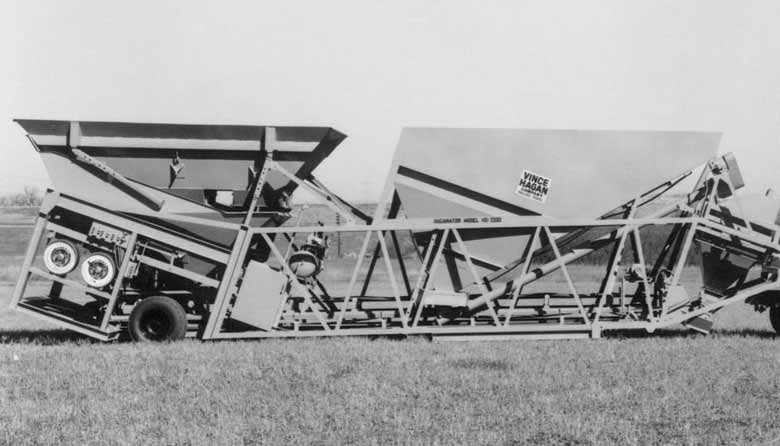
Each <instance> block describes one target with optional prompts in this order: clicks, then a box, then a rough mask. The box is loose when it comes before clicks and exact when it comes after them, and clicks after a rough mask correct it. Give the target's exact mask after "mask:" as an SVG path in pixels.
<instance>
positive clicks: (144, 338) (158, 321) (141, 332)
mask: <svg viewBox="0 0 780 446" xmlns="http://www.w3.org/2000/svg"><path fill="white" fill-rule="evenodd" d="M127 330H128V331H129V332H130V337H131V338H133V340H134V341H137V342H166V341H177V340H179V339H183V338H184V335H185V334H186V333H187V313H185V312H184V308H182V306H181V305H180V304H179V303H178V302H176V301H175V300H173V299H171V298H170V297H166V296H152V297H147V298H146V299H143V300H141V301H140V302H138V303H137V304H136V305H135V307H134V308H133V311H131V312H130V318H129V321H128V325H127Z"/></svg>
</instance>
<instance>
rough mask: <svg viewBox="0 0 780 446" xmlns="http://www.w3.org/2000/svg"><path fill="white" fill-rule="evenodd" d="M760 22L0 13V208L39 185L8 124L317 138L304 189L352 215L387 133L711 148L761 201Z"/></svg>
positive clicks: (424, 4)
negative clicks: (624, 133)
mask: <svg viewBox="0 0 780 446" xmlns="http://www.w3.org/2000/svg"><path fill="white" fill-rule="evenodd" d="M778 24H780V2H777V1H754V2H752V1H739V2H736V1H714V0H709V1H690V0H674V1H631V2H626V1H622V0H621V1H616V0H615V1H613V0H599V1H595V0H594V1H518V0H513V1H480V2H477V1H462V0H449V1H434V0H430V1H419V0H415V1H411V0H410V1H405V0H402V1H392V2H387V1H385V2H380V1H358V0H329V1H327V2H323V1H267V2H263V1H253V2H250V1H246V2H239V1H211V2H206V1H183V0H182V1H178V2H174V1H132V2H131V1H124V2H107V1H93V0H85V1H70V2H62V1H54V0H52V1H29V0H25V1H21V0H19V1H14V0H11V1H4V2H2V4H1V5H0V52H1V53H0V54H2V58H1V59H0V60H2V61H5V66H4V68H3V69H2V70H0V144H1V145H2V146H1V147H0V161H1V162H0V193H7V192H14V191H20V190H22V188H23V187H24V186H35V187H38V188H39V189H43V188H45V187H46V186H47V185H48V183H49V180H48V178H47V177H46V172H45V170H44V168H43V165H42V163H41V162H40V160H39V159H38V156H37V154H36V153H35V152H34V150H33V149H32V148H31V147H30V146H29V143H28V142H27V140H26V139H25V138H24V133H23V132H22V130H21V129H20V128H18V126H16V125H15V124H13V123H12V122H11V120H12V119H13V118H19V117H26V118H39V119H66V120H84V121H86V120H103V121H135V122H176V123H207V124H256V125H326V126H332V127H334V128H336V129H338V130H340V131H342V132H344V133H346V134H347V135H349V137H348V138H347V140H346V141H345V142H344V143H343V144H342V145H341V146H340V147H339V148H338V149H337V150H336V152H334V154H333V155H332V156H331V157H330V158H329V159H328V160H326V161H325V162H324V163H323V164H322V165H321V166H320V168H318V170H317V176H318V178H320V179H321V180H323V181H324V182H325V183H326V184H328V185H329V187H330V188H331V189H333V190H334V191H335V192H337V193H339V194H341V195H343V196H344V197H345V198H347V199H350V200H353V201H373V200H376V199H377V198H378V196H379V193H380V190H381V188H382V187H383V185H384V178H385V176H386V175H387V173H388V169H389V165H390V160H391V158H392V155H393V150H394V148H395V145H396V143H397V140H398V135H399V132H400V130H401V128H402V127H404V126H455V127H497V128H553V129H559V128H564V129H621V130H628V129H639V130H700V131H720V132H723V134H724V136H723V140H722V143H721V152H728V151H733V152H734V153H735V154H736V156H737V159H738V160H739V162H740V165H741V168H742V171H743V174H744V176H745V179H746V183H747V188H748V189H749V190H753V191H763V190H764V189H766V188H768V187H772V188H774V189H775V190H780V175H778V172H780V150H778V148H779V147H778V146H779V145H780V26H778ZM657 162H659V163H663V162H664V160H663V159H657Z"/></svg>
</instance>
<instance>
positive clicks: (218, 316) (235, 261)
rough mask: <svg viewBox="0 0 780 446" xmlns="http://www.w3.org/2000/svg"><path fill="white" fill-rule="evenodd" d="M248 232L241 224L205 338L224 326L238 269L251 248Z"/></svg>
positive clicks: (204, 332)
mask: <svg viewBox="0 0 780 446" xmlns="http://www.w3.org/2000/svg"><path fill="white" fill-rule="evenodd" d="M248 233H249V228H248V227H247V226H246V225H241V229H239V230H238V235H236V241H235V242H234V243H233V250H232V251H231V252H230V257H229V258H228V262H227V264H226V265H225V272H224V273H223V274H222V280H221V281H220V282H219V288H218V289H217V295H216V296H215V297H214V304H213V305H212V306H211V314H210V315H209V319H208V321H207V322H206V328H205V330H204V331H203V339H211V338H213V337H214V336H215V335H216V334H217V333H218V332H219V330H220V329H221V327H222V321H223V320H224V319H225V313H226V312H227V304H228V301H230V296H231V293H232V290H233V288H234V287H235V284H236V282H237V281H238V276H239V274H238V270H240V269H241V260H242V259H243V258H244V257H245V255H246V251H247V249H248V248H249V242H248V240H247V239H249V238H251V237H249V235H248Z"/></svg>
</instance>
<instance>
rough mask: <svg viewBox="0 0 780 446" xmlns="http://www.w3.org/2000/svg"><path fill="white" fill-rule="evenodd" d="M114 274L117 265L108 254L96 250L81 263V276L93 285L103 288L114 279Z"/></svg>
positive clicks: (88, 283)
mask: <svg viewBox="0 0 780 446" xmlns="http://www.w3.org/2000/svg"><path fill="white" fill-rule="evenodd" d="M114 276H116V265H115V264H114V260H113V259H112V258H111V257H110V256H109V255H108V254H104V253H102V252H95V253H92V254H90V255H88V256H87V258H85V259H84V261H83V262H82V263H81V278H82V279H84V282H86V284H87V285H89V286H91V287H94V288H103V287H104V286H106V285H108V284H109V283H111V281H112V280H114Z"/></svg>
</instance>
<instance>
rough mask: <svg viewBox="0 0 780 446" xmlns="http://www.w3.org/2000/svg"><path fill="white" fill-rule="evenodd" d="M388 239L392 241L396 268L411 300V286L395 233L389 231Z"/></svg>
mask: <svg viewBox="0 0 780 446" xmlns="http://www.w3.org/2000/svg"><path fill="white" fill-rule="evenodd" d="M390 237H391V238H392V239H393V249H395V255H396V257H397V260H398V267H399V268H400V269H401V277H402V278H403V279H404V286H405V287H406V293H407V294H408V295H409V297H410V298H411V297H412V286H411V285H410V284H409V274H408V273H407V272H406V263H405V262H404V256H403V254H402V253H401V244H400V243H398V236H397V235H396V233H395V231H390Z"/></svg>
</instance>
